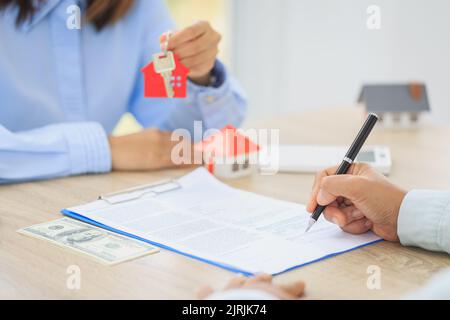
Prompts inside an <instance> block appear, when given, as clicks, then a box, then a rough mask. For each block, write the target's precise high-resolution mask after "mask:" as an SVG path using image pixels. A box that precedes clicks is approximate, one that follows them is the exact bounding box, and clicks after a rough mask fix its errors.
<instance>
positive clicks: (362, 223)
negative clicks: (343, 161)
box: [307, 163, 406, 241]
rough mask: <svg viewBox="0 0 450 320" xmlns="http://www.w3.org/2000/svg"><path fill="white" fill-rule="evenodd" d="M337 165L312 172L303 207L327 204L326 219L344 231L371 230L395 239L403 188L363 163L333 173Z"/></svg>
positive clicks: (390, 239)
mask: <svg viewBox="0 0 450 320" xmlns="http://www.w3.org/2000/svg"><path fill="white" fill-rule="evenodd" d="M336 169H337V167H332V168H328V169H326V170H324V171H321V172H319V173H318V174H317V176H316V181H315V183H314V186H313V190H312V194H311V197H310V199H309V202H308V205H307V210H308V212H313V211H314V209H315V208H316V206H317V204H320V205H328V206H327V208H326V209H325V210H324V216H325V218H326V219H327V220H329V221H331V222H333V223H335V224H337V225H339V226H340V227H341V228H342V229H343V230H344V231H346V232H349V233H355V234H360V233H364V232H367V231H368V230H372V231H373V232H374V233H376V234H377V235H379V236H380V237H382V238H383V239H386V240H389V241H398V235H397V219H398V214H399V211H400V206H401V203H402V201H403V198H404V197H405V195H406V192H405V191H403V190H402V189H400V188H398V187H397V186H395V185H393V184H392V183H390V182H389V181H388V180H387V179H386V178H385V177H384V176H383V175H382V174H380V173H378V172H376V171H375V170H374V169H372V168H371V167H370V166H368V165H366V164H360V163H357V164H354V165H352V166H351V168H350V171H349V173H348V174H344V175H339V176H337V175H334V173H335V172H336Z"/></svg>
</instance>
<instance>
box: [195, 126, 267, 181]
mask: <svg viewBox="0 0 450 320" xmlns="http://www.w3.org/2000/svg"><path fill="white" fill-rule="evenodd" d="M195 149H196V151H200V152H201V153H202V155H203V163H204V165H205V166H206V168H207V169H208V171H209V172H211V173H212V174H214V175H215V176H217V177H219V178H225V179H229V178H239V177H244V176H248V175H251V174H252V173H253V172H255V171H256V170H257V166H258V154H259V150H260V147H259V145H257V144H256V143H254V142H253V141H251V140H250V139H249V138H248V137H247V136H245V135H243V134H241V133H240V132H239V130H237V129H236V128H234V127H233V126H226V127H225V128H223V129H221V130H220V131H219V132H216V133H215V134H212V135H210V136H209V137H207V138H206V139H205V140H204V141H202V142H200V143H198V144H196V146H195Z"/></svg>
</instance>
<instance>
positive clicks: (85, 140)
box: [64, 122, 112, 175]
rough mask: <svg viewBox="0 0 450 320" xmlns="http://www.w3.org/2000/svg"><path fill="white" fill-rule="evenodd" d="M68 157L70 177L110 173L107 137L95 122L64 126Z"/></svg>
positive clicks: (109, 152)
mask: <svg viewBox="0 0 450 320" xmlns="http://www.w3.org/2000/svg"><path fill="white" fill-rule="evenodd" d="M64 136H65V138H66V141H67V145H68V148H69V156H70V163H71V166H70V168H71V169H70V170H71V175H78V174H85V173H104V172H109V171H111V167H112V160H111V151H110V148H109V142H108V137H107V135H106V132H105V130H104V129H103V127H102V126H101V125H100V124H99V123H96V122H83V123H68V124H64Z"/></svg>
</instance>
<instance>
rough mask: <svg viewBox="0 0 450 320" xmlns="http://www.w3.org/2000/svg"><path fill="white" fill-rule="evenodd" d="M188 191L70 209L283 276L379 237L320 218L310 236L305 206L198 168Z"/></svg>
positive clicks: (210, 257)
mask: <svg viewBox="0 0 450 320" xmlns="http://www.w3.org/2000/svg"><path fill="white" fill-rule="evenodd" d="M179 183H180V184H181V186H182V188H180V189H177V190H172V191H170V192H168V193H164V194H160V195H157V196H154V195H151V194H149V195H146V196H144V197H142V198H141V199H138V200H134V201H132V202H124V203H119V204H115V205H111V204H109V203H108V202H106V201H105V200H98V201H95V202H92V203H90V204H86V205H82V206H79V207H73V208H69V209H67V210H68V211H70V212H73V213H76V214H78V215H80V216H83V217H86V218H88V219H91V220H94V221H96V222H98V223H101V224H103V225H106V226H108V227H111V228H114V229H117V230H120V231H123V232H126V233H129V234H132V235H135V236H138V237H140V238H143V239H147V240H149V241H151V242H152V243H156V244H160V245H163V246H166V247H170V248H172V249H174V250H176V251H179V252H183V253H185V254H187V255H190V256H193V257H196V258H198V259H201V260H207V261H209V262H212V263H214V264H217V265H221V266H223V267H226V268H228V269H232V270H234V271H238V272H243V273H252V274H254V273H258V272H266V273H271V274H277V273H280V272H283V271H286V270H288V269H291V268H294V267H296V266H301V265H303V264H306V263H309V262H312V261H316V260H319V259H321V258H324V257H327V256H330V255H334V254H337V253H341V252H345V251H348V250H351V249H354V248H357V247H360V246H363V245H366V244H369V243H372V242H375V241H377V240H379V238H378V237H377V236H375V235H374V234H373V233H370V232H369V233H367V234H364V235H350V234H347V233H344V232H343V231H341V230H340V229H339V228H338V227H337V226H335V225H333V224H331V223H329V222H327V221H326V220H325V219H323V218H321V219H319V221H318V222H317V223H316V224H315V225H314V227H313V228H312V229H311V230H310V231H309V232H308V233H306V234H305V233H304V231H305V228H306V225H307V223H308V219H309V214H308V213H307V212H306V211H305V207H304V206H303V205H299V204H295V203H291V202H286V201H280V200H275V199H272V198H268V197H264V196H260V195H257V194H254V193H250V192H246V191H242V190H238V189H234V188H231V187H229V186H227V185H226V184H223V183H222V182H220V181H218V180H217V179H215V178H214V177H213V176H212V175H210V174H209V173H208V172H207V171H206V170H205V169H203V168H199V169H197V170H195V171H193V172H192V173H190V174H188V175H186V176H184V177H182V178H181V179H179Z"/></svg>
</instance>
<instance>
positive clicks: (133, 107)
mask: <svg viewBox="0 0 450 320" xmlns="http://www.w3.org/2000/svg"><path fill="white" fill-rule="evenodd" d="M73 4H77V5H79V6H80V7H81V8H82V10H83V9H84V8H83V7H84V5H85V1H83V0H81V1H76V0H47V1H46V2H44V4H43V5H42V6H41V7H40V8H39V9H38V11H37V12H36V14H35V15H34V18H33V19H32V20H31V21H29V22H27V23H25V24H23V25H21V26H19V27H17V26H16V24H15V18H16V14H17V11H16V10H17V9H16V8H9V9H7V10H6V11H4V12H3V13H0V183H11V182H19V181H28V180H35V179H46V178H53V177H60V176H67V175H77V174H85V173H102V172H108V171H110V170H111V154H110V150H109V144H108V140H107V135H108V134H110V133H111V131H112V130H113V129H114V127H115V126H116V124H117V123H118V120H119V119H120V118H121V116H122V115H123V114H124V113H125V112H131V113H132V114H133V115H134V116H135V117H136V119H137V120H138V121H139V122H140V123H141V124H142V125H143V126H144V127H158V128H160V129H162V130H174V129H177V128H186V129H188V130H190V131H191V132H192V130H193V123H194V121H196V120H201V121H203V125H204V129H207V128H221V127H223V126H225V125H227V124H233V125H235V126H238V125H239V124H240V122H241V121H242V119H243V117H244V114H245V110H246V101H245V98H244V96H243V93H242V91H241V90H240V88H239V86H238V84H237V83H236V82H235V81H234V80H233V79H232V78H231V77H230V76H229V75H227V74H226V71H225V68H224V66H223V65H222V64H221V63H220V62H219V61H217V62H216V66H215V68H214V70H213V72H214V73H215V76H216V78H217V79H218V81H217V82H218V83H217V85H215V86H210V87H202V86H198V85H195V84H193V83H189V84H188V97H187V98H186V99H148V98H144V97H143V78H142V74H141V72H140V70H141V68H142V67H144V66H145V65H146V64H147V63H148V62H149V61H150V60H151V57H152V55H153V54H154V53H156V52H158V51H159V50H160V47H159V37H160V35H161V34H162V33H164V32H166V31H167V30H173V29H174V25H173V22H172V20H171V18H170V16H169V13H168V10H167V8H166V7H165V4H164V2H163V1H162V0H136V3H135V5H134V7H133V8H132V9H131V10H130V12H128V13H127V15H126V16H125V17H124V18H123V19H122V20H121V21H119V22H118V23H116V24H115V25H113V26H109V27H106V28H105V29H103V30H102V31H101V32H97V31H96V30H95V28H94V27H93V26H92V25H83V26H82V28H81V30H69V29H68V28H67V26H66V22H67V19H68V17H69V16H70V14H69V13H68V12H67V9H68V8H69V6H71V5H73Z"/></svg>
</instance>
